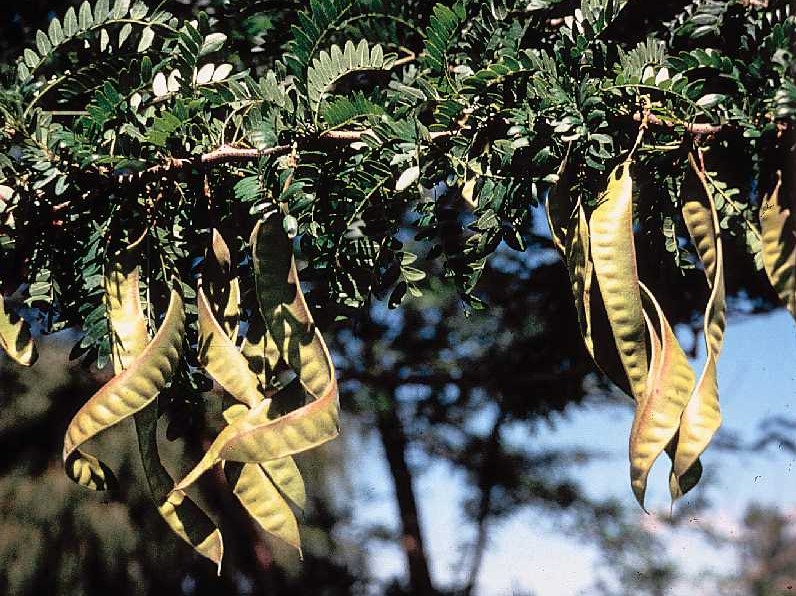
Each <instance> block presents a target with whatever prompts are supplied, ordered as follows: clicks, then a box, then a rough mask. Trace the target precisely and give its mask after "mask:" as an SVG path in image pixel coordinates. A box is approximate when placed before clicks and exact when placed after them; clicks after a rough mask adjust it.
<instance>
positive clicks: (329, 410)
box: [177, 217, 339, 489]
mask: <svg viewBox="0 0 796 596" xmlns="http://www.w3.org/2000/svg"><path fill="white" fill-rule="evenodd" d="M252 239H253V247H252V253H253V256H254V270H255V280H256V283H257V292H258V298H259V302H260V310H261V313H262V316H263V319H264V321H265V323H266V327H267V330H268V331H269V332H270V334H271V336H272V337H273V338H274V340H275V342H276V345H277V347H278V349H279V352H280V355H281V356H282V358H283V360H284V361H285V362H287V364H288V365H289V366H290V367H291V368H292V369H293V370H294V371H295V372H296V374H297V376H298V379H299V381H300V385H301V386H302V387H304V389H305V390H306V392H307V394H308V395H309V397H311V398H312V400H313V401H311V402H310V403H308V404H306V405H304V406H301V407H299V408H297V409H295V410H293V411H292V412H290V413H288V414H286V415H284V416H280V417H279V418H275V419H271V418H270V417H269V407H270V403H269V402H268V401H263V402H261V403H260V404H259V405H258V406H256V407H255V408H253V409H252V410H251V411H250V412H248V413H246V415H244V416H241V417H239V418H237V419H236V420H234V421H233V422H232V423H231V424H230V425H229V426H227V427H226V428H224V429H223V430H222V431H221V433H219V435H218V436H217V437H216V439H215V440H214V441H213V444H212V445H211V446H210V449H209V450H208V451H207V453H206V454H205V456H204V457H203V458H202V460H201V461H200V462H199V463H198V464H197V465H196V467H195V468H194V469H193V470H191V472H190V473H189V474H188V475H187V476H186V477H185V478H184V479H183V480H182V481H181V482H180V483H178V485H177V488H178V489H184V488H186V487H187V486H190V485H191V484H192V483H193V482H195V481H196V479H197V478H199V476H200V475H201V474H203V473H204V472H205V471H206V470H208V469H209V468H211V467H212V466H213V465H215V464H216V463H217V462H219V461H221V460H230V461H238V462H245V463H259V462H265V461H269V460H273V459H279V458H282V457H285V456H287V455H292V454H295V453H300V452H302V451H307V450H308V449H312V448H313V447H316V446H318V445H321V444H322V443H325V442H327V441H329V440H331V439H333V438H334V437H336V436H337V434H338V433H339V427H338V422H339V404H338V395H337V383H336V381H335V377H334V366H333V364H332V359H331V356H330V355H329V351H328V350H327V348H326V344H325V342H324V341H323V338H322V336H321V334H320V332H319V331H318V330H317V329H316V328H315V325H314V323H313V321H312V317H311V316H310V313H309V309H308V308H307V304H306V302H305V301H304V296H303V294H302V293H301V288H300V286H299V281H298V275H297V273H296V266H295V262H294V261H293V254H292V246H291V244H290V240H289V239H288V238H287V236H286V234H285V232H284V230H283V229H282V226H281V222H280V221H279V219H278V217H271V218H269V219H268V220H266V221H265V222H261V223H259V224H258V225H257V226H256V227H255V230H254V232H253V234H252ZM286 389H288V387H286V388H285V389H283V390H282V391H285V390H286ZM278 397H279V393H277V394H276V395H275V396H274V399H275V400H276V399H278Z"/></svg>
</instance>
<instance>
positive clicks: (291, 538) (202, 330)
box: [197, 230, 305, 552]
mask: <svg viewBox="0 0 796 596" xmlns="http://www.w3.org/2000/svg"><path fill="white" fill-rule="evenodd" d="M205 287H206V288H207V291H208V294H209V295H210V296H215V300H221V301H224V302H221V303H216V304H212V303H211V302H210V300H208V297H207V296H206V295H205V292H204V288H205ZM237 287H238V282H237V279H236V278H235V277H234V276H233V274H232V271H231V266H230V258H229V249H228V248H227V245H226V243H225V242H224V239H223V238H222V237H221V235H220V234H219V233H218V232H217V231H216V230H213V243H212V247H211V250H210V251H209V252H208V255H207V258H206V260H205V273H204V275H203V277H202V282H201V285H200V288H199V291H198V292H197V305H198V313H199V320H198V322H199V362H200V364H201V365H202V366H203V367H204V368H205V370H206V371H207V372H208V373H209V374H210V375H211V376H212V377H213V378H214V379H215V380H216V381H217V382H218V383H219V384H220V385H221V386H222V387H223V388H224V389H225V390H226V391H227V392H228V393H229V394H230V395H231V396H232V397H233V398H235V399H237V400H238V401H239V402H242V403H243V404H246V406H248V407H249V408H251V407H254V406H256V405H257V404H259V403H260V402H261V401H262V400H263V394H262V393H261V389H263V388H264V385H263V386H261V384H260V381H259V379H258V377H257V376H256V375H255V374H254V373H253V372H252V370H251V369H250V367H249V364H248V362H247V360H246V358H245V357H244V356H243V355H242V354H241V353H240V352H238V350H237V347H236V346H235V344H234V343H233V337H234V336H233V329H234V333H235V334H237V329H236V326H235V327H233V326H228V327H227V328H226V329H224V328H222V325H221V324H220V323H219V322H218V320H217V317H218V316H219V314H221V313H223V314H224V315H225V316H226V317H227V319H228V320H232V321H236V322H237V320H238V317H239V300H240V296H239V293H238V292H237V290H236V288H237ZM261 368H263V367H262V365H261ZM268 403H270V400H268ZM246 411H248V408H246V407H245V406H243V407H242V406H240V405H237V404H236V405H233V406H231V407H228V408H226V410H225V412H224V417H225V418H226V420H227V421H228V422H230V423H231V422H232V421H233V420H235V419H236V418H238V417H239V416H242V415H245V412H246ZM285 459H286V460H289V463H288V462H286V461H285ZM272 463H273V466H272V467H273V471H274V472H275V474H274V475H269V474H267V473H266V470H265V469H264V468H262V467H261V466H260V465H259V464H256V463H254V464H251V463H250V464H243V465H240V464H237V463H235V462H232V463H229V462H224V464H223V466H224V473H225V475H226V477H227V480H228V481H229V483H230V484H231V485H232V490H233V493H234V494H235V496H236V497H237V498H238V500H239V501H240V503H241V505H243V507H244V508H245V509H246V511H248V512H249V514H250V515H251V516H252V518H254V520H255V521H256V522H257V524H258V525H259V526H260V527H261V528H263V530H265V531H266V532H268V533H269V534H272V535H274V536H276V537H277V538H279V539H281V540H283V541H284V542H286V543H287V544H289V545H290V546H293V547H294V548H296V549H298V550H299V552H300V551H301V547H300V540H299V533H298V523H297V521H296V516H295V515H294V513H293V511H292V509H291V508H290V505H288V503H287V501H285V498H284V497H283V496H282V494H280V489H281V490H283V492H288V491H289V492H290V493H291V494H292V495H294V496H295V497H296V498H297V499H299V500H300V501H301V502H302V504H303V502H304V499H305V497H304V495H303V489H304V481H303V480H302V478H301V474H300V472H299V470H298V468H297V467H296V465H295V462H293V460H292V458H284V459H282V460H276V461H275V462H267V463H266V464H264V465H271V464H272ZM291 464H292V467H291ZM298 487H300V488H301V492H300V493H299V492H298V491H299V488H298Z"/></svg>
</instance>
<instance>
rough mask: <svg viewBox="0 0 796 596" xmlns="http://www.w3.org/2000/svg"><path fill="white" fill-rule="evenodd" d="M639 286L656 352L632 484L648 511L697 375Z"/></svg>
mask: <svg viewBox="0 0 796 596" xmlns="http://www.w3.org/2000/svg"><path fill="white" fill-rule="evenodd" d="M639 285H640V288H641V296H642V298H643V300H644V303H645V306H646V312H645V313H644V318H645V320H646V323H647V328H648V330H649V335H650V339H651V343H652V346H651V348H652V349H651V357H650V370H649V382H648V384H647V391H646V392H645V395H644V400H643V401H642V402H640V403H639V404H637V406H636V413H635V417H634V418H633V426H632V429H631V431H630V484H631V487H632V488H633V494H635V496H636V499H637V500H638V502H639V504H640V505H641V507H642V508H644V493H645V492H646V490H647V476H648V475H649V472H650V470H651V469H652V465H653V464H654V463H655V460H656V459H657V458H658V456H659V455H660V454H661V453H663V451H664V449H665V448H666V446H667V445H668V444H669V442H670V441H671V440H672V437H674V435H675V433H677V429H678V427H679V426H680V416H681V415H682V413H683V410H684V409H685V406H686V404H687V403H688V399H689V397H690V396H691V391H692V390H693V388H694V380H695V375H694V371H693V370H692V369H691V366H690V365H689V363H688V357H687V356H686V355H685V352H684V351H683V348H682V347H681V346H680V342H678V341H677V337H676V336H675V334H674V331H672V328H671V326H670V325H669V321H667V320H666V316H665V315H664V314H663V310H662V309H661V306H660V304H658V301H657V300H656V299H655V296H653V295H652V293H651V292H650V291H649V290H648V289H647V287H646V286H645V285H644V284H643V283H639ZM647 313H649V315H648V314H647Z"/></svg>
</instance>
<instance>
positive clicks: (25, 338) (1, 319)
mask: <svg viewBox="0 0 796 596" xmlns="http://www.w3.org/2000/svg"><path fill="white" fill-rule="evenodd" d="M0 348H2V349H3V351H4V352H5V353H6V354H8V357H9V358H11V359H12V360H14V361H15V362H17V363H18V364H21V365H23V366H33V364H34V363H35V362H36V359H37V358H38V357H39V354H38V352H37V351H36V344H35V343H34V342H33V338H32V337H31V335H30V328H29V327H28V324H27V323H26V322H25V321H24V320H23V319H21V318H20V317H19V315H17V314H16V313H15V312H13V311H12V310H10V309H9V308H8V305H6V304H5V302H4V301H3V296H2V294H0Z"/></svg>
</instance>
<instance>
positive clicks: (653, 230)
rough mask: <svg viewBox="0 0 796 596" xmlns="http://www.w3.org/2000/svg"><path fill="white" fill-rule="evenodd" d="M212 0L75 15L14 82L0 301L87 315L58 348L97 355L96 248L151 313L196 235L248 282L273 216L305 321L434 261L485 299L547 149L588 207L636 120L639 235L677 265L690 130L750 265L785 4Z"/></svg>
mask: <svg viewBox="0 0 796 596" xmlns="http://www.w3.org/2000/svg"><path fill="white" fill-rule="evenodd" d="M207 4H208V5H207V11H206V12H202V13H200V15H199V18H198V19H196V20H192V21H189V20H184V19H182V18H180V17H178V16H175V15H173V14H171V13H169V12H168V11H167V9H168V8H169V3H161V4H160V5H159V6H158V8H154V7H152V6H149V5H147V4H145V3H144V2H140V1H136V2H130V1H129V0H117V1H116V2H113V3H111V2H109V1H108V0H98V1H97V2H95V3H93V4H90V3H89V2H84V3H83V4H81V5H80V6H78V7H73V8H70V9H69V10H68V11H67V12H66V13H65V14H64V15H63V16H61V17H59V18H53V19H52V20H51V21H50V24H49V27H48V29H47V31H39V32H38V33H36V35H35V37H34V39H32V40H31V43H30V45H29V47H28V48H26V49H25V51H24V53H23V54H22V56H20V57H19V58H18V59H17V61H16V63H15V64H14V69H13V72H10V71H8V72H6V77H5V79H4V83H3V85H2V90H1V91H0V111H2V114H3V119H4V126H3V132H2V137H1V138H0V146H2V152H0V182H2V184H4V187H3V192H2V199H1V200H2V202H0V250H1V251H2V254H1V255H0V257H2V259H3V262H4V263H8V264H9V265H8V266H7V267H8V268H4V272H3V277H4V279H5V281H6V284H7V285H6V288H5V289H6V290H7V291H9V290H13V289H15V288H16V287H18V286H19V287H21V288H22V291H23V293H24V296H25V300H26V303H27V305H28V306H31V307H33V308H34V309H35V310H34V312H37V313H39V315H38V317H39V320H40V323H41V325H42V327H43V328H44V329H45V330H48V331H51V330H57V329H61V328H64V327H69V326H74V325H81V326H82V327H83V328H84V329H85V332H86V335H85V337H84V338H83V340H82V341H81V342H80V344H79V346H77V351H76V352H75V354H76V355H78V354H80V353H82V352H85V351H88V353H89V355H90V357H91V358H90V359H93V358H96V357H99V360H100V364H103V363H104V362H106V361H107V359H108V356H109V342H108V338H107V329H108V328H107V324H106V323H105V322H104V320H103V318H104V315H103V312H104V308H103V304H102V287H101V271H102V267H103V263H105V262H106V261H107V258H108V255H109V254H110V252H112V251H113V250H115V249H116V248H118V247H119V246H120V245H123V244H129V243H132V242H140V243H141V244H142V245H145V246H146V252H147V255H148V257H147V263H148V264H147V268H148V271H147V272H146V274H145V275H144V278H145V279H149V280H152V285H153V287H152V289H151V291H150V297H151V300H152V301H153V302H155V303H159V304H160V305H161V306H163V305H164V304H165V299H166V295H167V285H168V284H166V283H163V282H165V281H166V279H165V277H164V275H165V274H164V271H166V270H169V271H171V270H175V269H176V270H177V271H180V272H181V273H182V279H183V280H184V281H185V282H186V284H185V285H186V287H185V289H184V291H185V296H186V298H187V299H188V301H189V302H190V301H192V300H193V296H194V294H193V290H192V289H191V287H190V286H192V285H193V284H192V283H191V279H192V274H193V273H194V272H195V271H196V268H197V265H198V263H199V261H200V260H201V257H202V255H203V254H204V247H205V246H206V245H207V241H208V233H209V229H210V228H211V227H212V226H216V227H218V228H220V229H222V230H223V231H224V233H225V235H226V236H227V237H230V238H232V237H235V238H237V246H235V247H234V248H235V249H237V250H235V252H236V254H237V255H238V256H239V257H240V259H241V264H242V267H243V271H244V272H245V271H246V268H247V267H248V266H249V265H248V262H247V258H246V256H245V255H246V251H245V247H244V244H245V241H246V240H247V238H248V234H249V231H250V230H251V227H252V225H253V223H254V221H255V220H256V219H257V218H259V217H261V216H262V215H264V214H267V213H269V212H272V211H274V210H281V212H282V213H283V214H284V222H285V226H286V229H288V231H289V232H290V233H291V235H295V236H297V237H298V246H299V249H300V252H301V256H302V257H303V259H304V260H305V262H306V263H307V270H306V271H305V273H304V278H305V279H307V280H308V281H309V282H311V284H312V287H313V291H312V293H311V294H310V298H311V301H312V302H314V304H316V305H323V307H324V308H323V309H322V310H323V312H322V313H321V314H322V319H321V320H322V321H323V320H326V321H328V320H330V319H332V318H341V317H343V318H344V317H348V316H351V315H352V314H354V313H356V312H357V311H358V310H359V309H360V308H361V307H362V306H363V305H365V304H367V303H368V302H369V301H370V300H372V299H373V298H377V299H379V298H386V297H389V302H390V304H391V305H395V304H398V303H399V302H400V301H401V299H402V298H403V297H404V295H406V294H407V293H410V294H414V295H417V294H419V293H421V291H422V288H423V286H424V282H423V280H424V277H425V273H424V271H428V270H431V269H433V270H435V271H436V270H437V269H436V268H435V267H434V262H437V263H439V264H440V265H441V269H439V270H441V271H442V273H443V275H444V276H445V277H448V278H450V279H452V280H453V281H454V282H455V284H456V286H457V287H458V289H459V291H460V293H461V295H462V297H463V299H464V300H465V301H466V303H468V304H470V305H471V306H473V307H478V306H480V304H481V301H480V300H479V298H478V292H477V282H478V279H479V276H480V274H481V272H482V270H483V267H484V263H485V259H486V258H487V257H488V256H489V255H490V254H492V253H493V252H494V251H495V250H496V249H497V247H498V246H499V245H500V244H501V243H506V244H507V245H508V246H509V247H511V248H513V249H515V250H524V249H525V247H526V245H527V242H528V239H529V238H530V236H531V234H532V230H531V229H530V210H532V209H533V208H534V207H535V206H536V205H537V204H538V203H539V201H540V199H542V198H544V197H545V196H546V194H547V192H548V190H549V188H550V187H551V185H552V184H553V183H555V182H556V181H557V180H558V179H559V176H560V174H561V172H560V171H559V168H560V165H561V163H562V161H563V160H564V157H565V156H567V155H568V156H569V157H568V161H567V163H568V164H570V165H569V167H568V171H567V173H566V175H567V181H568V184H569V186H570V192H571V194H573V195H575V196H578V197H580V199H581V201H582V202H583V204H584V205H586V206H590V207H593V206H594V204H595V200H596V197H597V196H598V194H599V192H600V191H601V190H603V188H604V180H605V172H607V171H610V168H611V167H613V165H615V164H616V163H617V162H618V161H619V160H620V159H621V158H622V155H624V154H625V153H626V152H627V151H628V150H629V149H630V148H631V146H632V145H633V141H634V139H635V138H636V135H637V132H638V128H639V120H640V119H641V117H642V116H644V115H647V116H649V117H650V124H649V127H648V130H647V132H646V134H645V136H644V138H643V142H642V143H641V146H640V147H639V151H638V155H639V157H638V159H637V162H638V164H639V165H638V169H639V170H640V171H643V172H644V182H643V183H642V184H641V186H640V190H639V193H638V194H639V197H640V198H639V201H638V202H639V210H640V214H641V215H640V223H641V225H642V227H643V231H644V232H645V235H644V241H645V242H648V243H649V244H651V245H655V246H660V247H661V249H662V250H663V251H665V252H666V253H667V254H668V255H669V258H668V261H669V262H668V263H666V264H665V266H666V267H671V268H687V267H689V266H690V262H691V261H693V257H690V256H689V255H688V254H686V253H685V252H684V249H682V248H681V246H680V245H681V244H682V242H680V241H679V239H681V238H682V237H683V235H684V228H683V225H682V222H681V221H679V218H678V217H677V210H676V205H677V197H678V193H679V181H680V179H681V178H682V173H683V171H684V167H685V159H684V156H685V155H686V153H687V151H688V147H687V145H688V143H687V142H685V141H686V140H688V139H690V138H693V137H696V139H697V140H698V141H699V142H701V143H703V144H705V145H709V146H712V147H714V148H715V150H714V151H713V156H714V157H715V159H714V161H715V165H714V164H713V163H711V164H709V166H711V167H710V168H709V170H710V171H711V172H713V173H712V174H711V175H710V177H709V181H710V184H712V185H713V186H714V188H715V191H716V197H717V208H718V209H719V211H720V217H721V225H722V227H725V228H726V229H727V230H729V231H730V232H731V233H732V234H734V235H736V236H738V237H739V238H740V239H741V241H742V242H744V243H745V244H746V245H747V247H748V249H749V251H750V253H752V254H755V255H758V254H759V251H760V243H759V235H755V233H754V230H753V227H752V228H750V225H749V222H751V221H752V220H753V219H754V217H755V214H756V210H757V199H756V197H757V189H760V188H762V187H767V186H770V182H771V179H772V174H771V173H772V172H773V171H774V170H775V169H776V168H777V165H778V164H776V155H777V150H778V148H779V146H780V145H781V143H782V141H781V131H782V129H783V127H784V126H787V123H788V122H792V121H793V119H794V118H795V117H796V87H795V86H794V84H793V81H792V74H793V73H792V69H793V66H792V65H793V49H792V48H793V40H794V27H795V23H796V21H794V18H793V16H791V15H790V11H789V9H788V6H787V4H786V3H785V2H782V1H773V0H772V1H771V2H769V3H767V6H765V7H762V6H760V5H759V4H760V3H749V2H742V1H718V0H708V1H697V2H694V3H692V4H689V5H686V6H684V7H683V6H679V7H677V6H675V7H674V9H673V10H672V11H671V13H672V14H670V15H668V16H667V18H668V19H669V20H666V21H660V22H658V21H656V22H651V23H648V30H646V31H643V32H638V31H636V32H634V33H633V34H632V35H628V33H627V32H625V31H623V18H625V17H626V15H628V14H629V13H631V12H632V11H633V10H635V9H636V7H635V6H634V3H633V2H630V3H626V2H620V1H613V0H612V1H598V0H583V1H582V2H581V3H580V4H577V3H574V2H569V1H548V0H545V1H534V2H530V3H528V2H519V1H517V2H514V1H512V0H500V1H497V2H491V3H485V2H482V1H479V0H459V1H458V2H455V3H449V4H448V5H443V4H437V5H434V6H431V5H427V4H426V3H423V2H397V1H392V0H334V1H323V2H322V1H313V2H310V3H309V7H308V8H307V9H306V10H304V11H300V12H297V13H294V12H292V11H286V10H280V9H273V10H271V11H269V10H268V8H269V7H268V5H267V3H266V4H262V5H258V6H256V7H254V8H252V7H251V6H249V4H248V3H246V2H224V3H215V2H210V3H207ZM175 9H177V7H175ZM235 16H239V17H240V18H245V19H247V22H250V23H251V26H257V24H258V23H259V24H260V25H261V26H262V27H263V31H264V32H263V43H262V45H260V46H258V47H256V48H254V50H257V52H256V53H252V50H253V48H240V47H236V46H235V43H234V42H235V40H229V39H227V36H226V35H225V34H224V33H223V32H222V31H223V19H224V18H230V17H235ZM286 32H289V33H286ZM639 39H640V41H639ZM249 66H250V68H247V67H249ZM241 149H243V150H245V149H249V150H250V151H249V152H248V153H245V154H241V153H240V152H238V153H236V151H237V150H241ZM219 150H220V151H219ZM203 155H204V156H205V157H207V156H208V155H211V156H213V157H212V159H205V160H204V162H203V161H202V156H203ZM726 164H732V165H734V166H737V167H734V168H727V167H724V166H725V165H726ZM405 226H409V229H410V230H413V231H414V235H413V236H407V234H406V233H405V231H402V230H405ZM757 260H758V266H760V259H759V258H758V259H757ZM245 290H246V288H244V291H245ZM158 301H159V302H158ZM186 378H187V377H186ZM193 383H194V384H195V383H196V382H195V381H193Z"/></svg>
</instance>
